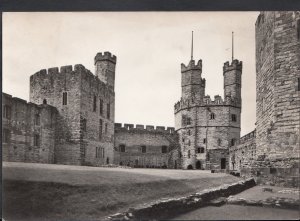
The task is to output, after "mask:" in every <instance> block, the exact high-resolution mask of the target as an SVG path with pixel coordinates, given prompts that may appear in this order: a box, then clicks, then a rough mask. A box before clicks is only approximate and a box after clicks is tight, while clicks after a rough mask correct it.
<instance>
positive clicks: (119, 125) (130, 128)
mask: <svg viewBox="0 0 300 221" xmlns="http://www.w3.org/2000/svg"><path fill="white" fill-rule="evenodd" d="M115 130H124V131H150V132H163V133H168V134H173V133H174V132H175V128H174V127H167V128H166V127H164V126H156V128H155V127H154V126H152V125H146V126H145V125H142V124H136V125H135V126H134V124H126V123H125V124H124V126H122V123H115Z"/></svg>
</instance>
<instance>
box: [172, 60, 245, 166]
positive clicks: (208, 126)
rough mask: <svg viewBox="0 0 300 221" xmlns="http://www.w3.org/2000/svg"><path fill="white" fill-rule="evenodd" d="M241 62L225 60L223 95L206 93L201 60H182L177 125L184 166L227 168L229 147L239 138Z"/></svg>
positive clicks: (176, 111) (176, 115)
mask: <svg viewBox="0 0 300 221" xmlns="http://www.w3.org/2000/svg"><path fill="white" fill-rule="evenodd" d="M241 75H242V62H240V61H238V60H233V61H232V62H231V64H230V63H229V62H226V63H224V66H223V76H224V99H222V97H221V96H219V95H216V96H215V99H214V100H211V98H210V96H208V95H207V96H205V79H204V78H202V60H199V61H198V62H197V63H195V61H194V60H190V62H189V64H188V65H187V66H185V65H184V64H181V87H182V93H181V94H182V97H181V99H180V101H179V102H177V103H176V104H175V129H176V131H177V133H178V136H179V142H180V147H181V150H180V151H181V155H182V162H181V164H182V167H183V168H184V169H193V168H197V169H214V170H215V169H223V170H225V169H228V155H229V153H228V149H229V147H230V146H233V145H234V144H235V142H236V141H237V140H238V139H239V138H240V130H241V102H242V100H241Z"/></svg>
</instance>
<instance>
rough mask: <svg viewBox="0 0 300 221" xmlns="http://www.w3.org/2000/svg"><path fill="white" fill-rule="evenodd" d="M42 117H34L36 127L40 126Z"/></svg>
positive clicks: (37, 115)
mask: <svg viewBox="0 0 300 221" xmlns="http://www.w3.org/2000/svg"><path fill="white" fill-rule="evenodd" d="M40 123H41V122H40V115H39V114H36V115H35V116H34V124H35V125H40Z"/></svg>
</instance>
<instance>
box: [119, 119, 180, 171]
mask: <svg viewBox="0 0 300 221" xmlns="http://www.w3.org/2000/svg"><path fill="white" fill-rule="evenodd" d="M178 147H179V145H178V137H177V133H176V132H175V130H174V128H173V127H168V128H165V127H159V126H157V127H156V128H154V126H150V125H146V127H145V126H144V125H136V127H134V125H133V124H124V126H123V127H122V124H119V123H116V124H115V164H119V165H126V166H131V167H144V168H174V169H177V168H180V160H179V151H178V150H179V148H178Z"/></svg>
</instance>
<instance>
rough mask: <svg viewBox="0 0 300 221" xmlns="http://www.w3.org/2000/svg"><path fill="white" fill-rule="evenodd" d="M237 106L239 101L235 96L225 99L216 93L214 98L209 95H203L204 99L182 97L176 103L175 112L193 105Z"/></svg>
mask: <svg viewBox="0 0 300 221" xmlns="http://www.w3.org/2000/svg"><path fill="white" fill-rule="evenodd" d="M224 105H230V106H237V101H236V100H234V98H231V97H226V98H225V100H223V98H222V97H221V96H220V95H215V96H214V100H212V99H211V98H210V96H209V95H206V96H204V97H203V101H201V102H199V101H193V100H192V99H191V98H190V99H182V98H181V100H180V101H178V102H176V103H175V105H174V112H175V113H176V112H178V111H179V110H181V109H185V108H190V107H193V106H224Z"/></svg>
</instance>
